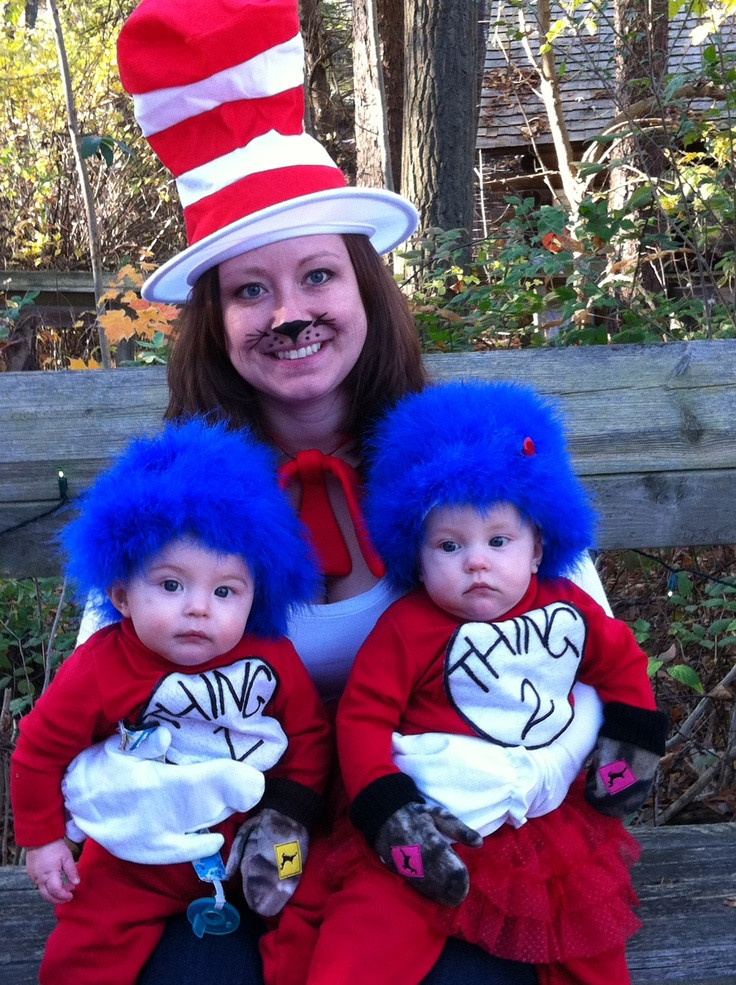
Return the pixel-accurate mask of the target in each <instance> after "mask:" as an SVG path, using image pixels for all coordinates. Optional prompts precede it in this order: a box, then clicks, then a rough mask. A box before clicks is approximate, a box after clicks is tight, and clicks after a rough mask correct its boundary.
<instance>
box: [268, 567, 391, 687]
mask: <svg viewBox="0 0 736 985" xmlns="http://www.w3.org/2000/svg"><path fill="white" fill-rule="evenodd" d="M402 594H403V592H401V591H398V590H397V589H396V588H394V587H393V586H391V585H390V584H389V582H388V579H386V578H383V579H382V580H381V581H379V582H378V584H376V585H374V586H373V588H371V589H369V590H368V591H367V592H364V593H363V594H362V595H358V596H356V597H355V598H352V599H344V600H343V601H342V602H330V603H328V604H326V605H310V606H305V607H304V608H303V609H300V610H299V611H298V613H296V614H295V615H294V616H293V617H292V618H291V619H290V620H289V627H288V636H289V639H290V640H291V641H292V643H293V644H294V646H295V647H296V652H297V653H298V654H299V656H300V657H301V658H302V661H303V662H304V665H305V666H306V668H307V670H308V671H309V673H310V675H311V678H312V680H313V681H314V683H315V684H316V686H317V690H318V691H319V693H320V696H321V697H322V700H323V701H326V702H329V701H333V700H335V699H337V698H339V697H340V695H341V694H342V692H343V690H344V688H345V681H346V680H347V677H348V673H349V672H350V668H351V667H352V665H353V660H354V659H355V654H356V653H357V652H358V650H359V649H360V647H361V646H362V644H363V642H364V640H365V638H366V636H367V635H368V633H370V631H371V630H372V629H373V627H374V626H375V624H376V621H377V619H378V617H379V616H380V615H381V614H382V613H383V612H385V611H386V609H387V608H388V607H389V606H390V605H391V603H392V602H395V601H396V599H398V598H400V597H401V595H402Z"/></svg>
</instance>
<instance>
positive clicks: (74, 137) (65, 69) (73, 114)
mask: <svg viewBox="0 0 736 985" xmlns="http://www.w3.org/2000/svg"><path fill="white" fill-rule="evenodd" d="M46 3H47V6H48V11H49V15H50V17H51V22H52V24H53V28H54V39H55V41H56V53H57V56H58V59H59V72H60V73H61V81H62V85H63V88H64V99H65V102H66V115H67V127H68V129H69V138H70V141H71V145H72V151H73V153H74V160H75V163H76V166H77V175H78V177H79V184H80V187H81V189H82V199H83V200H84V209H85V212H86V214H87V229H88V231H89V253H90V261H91V264H92V279H93V281H94V289H95V317H96V323H97V337H98V339H99V343H100V362H101V363H102V368H103V369H110V368H111V365H112V364H111V362H110V345H109V343H108V341H107V336H106V335H105V329H104V328H103V327H102V325H101V323H100V315H101V314H102V313H103V311H104V310H105V305H104V301H103V300H102V295H103V292H104V285H103V283H102V255H101V252H100V236H99V232H98V230H97V213H96V212H95V203H94V199H93V196H92V188H91V186H90V183H89V178H88V176H87V168H86V166H85V163H84V158H83V157H82V150H81V143H82V137H81V134H80V133H79V123H78V121H77V110H76V105H75V102H74V90H73V88H72V80H71V76H70V73H69V61H68V59H67V57H66V46H65V45H64V34H63V32H62V29H61V21H60V20H59V11H58V9H57V7H56V4H55V2H54V0H46Z"/></svg>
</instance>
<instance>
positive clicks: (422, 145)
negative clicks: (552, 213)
mask: <svg viewBox="0 0 736 985" xmlns="http://www.w3.org/2000/svg"><path fill="white" fill-rule="evenodd" d="M405 15H406V20H405V28H404V36H405V50H406V62H405V81H404V122H403V146H402V162H401V190H402V192H403V194H404V195H406V196H407V198H409V199H410V200H411V201H412V202H413V203H414V205H415V206H416V207H417V209H418V210H419V215H420V225H421V226H422V227H423V228H428V227H431V226H435V227H440V228H441V229H458V228H461V229H465V230H467V231H468V232H469V231H470V230H472V227H473V170H474V167H473V166H474V152H475V140H476V131H477V107H478V96H477V56H476V50H477V44H478V7H477V4H476V3H475V2H467V0H466V2H463V3H457V2H456V0H407V2H406V8H405Z"/></svg>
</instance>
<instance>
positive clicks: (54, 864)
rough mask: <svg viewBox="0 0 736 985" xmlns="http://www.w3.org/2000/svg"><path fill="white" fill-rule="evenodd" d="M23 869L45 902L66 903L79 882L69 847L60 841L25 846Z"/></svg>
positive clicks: (62, 840)
mask: <svg viewBox="0 0 736 985" xmlns="http://www.w3.org/2000/svg"><path fill="white" fill-rule="evenodd" d="M26 872H27V873H28V878H29V879H30V880H31V882H32V883H34V884H35V885H36V886H37V887H38V891H39V893H40V894H41V896H42V897H43V898H44V899H45V900H46V902H47V903H54V904H55V903H68V902H69V900H70V899H71V898H72V895H73V894H74V887H75V886H77V885H79V873H78V872H77V866H76V865H75V863H74V858H73V856H72V853H71V849H70V848H69V846H68V845H67V843H66V842H65V841H64V839H63V838H59V840H58V841H52V842H50V843H49V844H48V845H41V846H40V847H38V848H27V849H26Z"/></svg>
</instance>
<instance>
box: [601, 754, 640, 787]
mask: <svg viewBox="0 0 736 985" xmlns="http://www.w3.org/2000/svg"><path fill="white" fill-rule="evenodd" d="M598 775H599V776H600V778H601V780H603V786H604V787H605V790H606V793H610V794H615V793H619V791H621V790H625V789H626V788H627V787H630V786H631V784H632V783H636V777H635V776H634V774H633V772H632V770H631V767H630V766H629V764H628V763H627V762H626V760H625V759H617V760H616V762H615V763H606V765H605V766H601V767H600V768H599V769H598Z"/></svg>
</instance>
